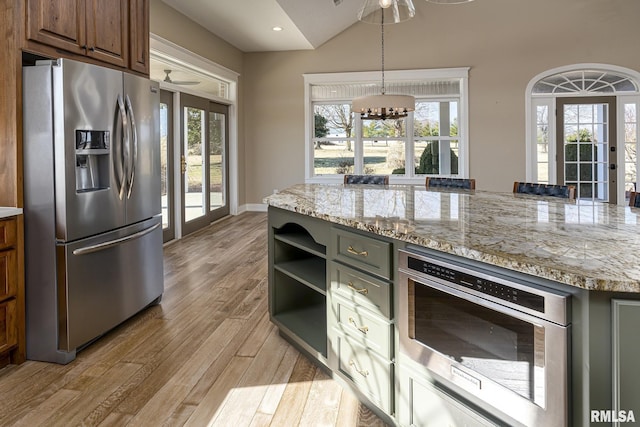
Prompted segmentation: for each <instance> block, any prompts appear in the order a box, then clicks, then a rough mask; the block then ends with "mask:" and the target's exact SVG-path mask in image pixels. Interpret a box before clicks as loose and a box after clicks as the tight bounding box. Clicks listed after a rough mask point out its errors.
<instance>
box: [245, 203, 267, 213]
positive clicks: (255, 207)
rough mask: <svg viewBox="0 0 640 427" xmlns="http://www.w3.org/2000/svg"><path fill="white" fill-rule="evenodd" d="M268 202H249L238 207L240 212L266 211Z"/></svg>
mask: <svg viewBox="0 0 640 427" xmlns="http://www.w3.org/2000/svg"><path fill="white" fill-rule="evenodd" d="M266 211H267V204H265V203H247V204H246V205H242V206H239V207H238V213H239V214H241V213H243V212H266Z"/></svg>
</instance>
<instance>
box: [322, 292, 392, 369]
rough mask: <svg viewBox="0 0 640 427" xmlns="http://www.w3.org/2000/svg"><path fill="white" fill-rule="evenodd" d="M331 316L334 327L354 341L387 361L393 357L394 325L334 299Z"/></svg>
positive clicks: (336, 298)
mask: <svg viewBox="0 0 640 427" xmlns="http://www.w3.org/2000/svg"><path fill="white" fill-rule="evenodd" d="M330 316H332V317H333V319H331V320H332V321H333V322H334V323H333V325H334V327H335V328H337V329H338V331H339V332H340V333H343V334H347V335H349V336H350V337H351V339H352V340H353V341H356V342H358V343H359V344H361V345H363V346H365V347H367V348H369V349H371V350H373V351H375V352H376V353H378V354H379V355H381V356H382V357H384V358H385V359H391V358H392V357H393V348H392V346H393V340H392V330H393V324H392V323H389V322H388V321H386V320H385V319H383V318H382V317H379V316H375V315H373V314H370V313H369V312H367V310H365V309H362V308H360V307H357V306H354V305H353V304H350V303H348V302H347V301H345V300H343V299H341V298H339V297H334V298H333V299H332V305H331V313H330Z"/></svg>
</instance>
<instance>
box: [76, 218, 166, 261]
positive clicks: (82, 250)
mask: <svg viewBox="0 0 640 427" xmlns="http://www.w3.org/2000/svg"><path fill="white" fill-rule="evenodd" d="M158 227H160V223H157V224H154V225H152V226H151V227H149V228H146V229H144V230H141V231H138V232H137V233H133V234H130V235H128V236H125V237H121V238H119V239H114V240H109V241H108V242H103V243H98V244H97V245H91V246H85V247H84V248H78V249H75V250H74V251H73V254H74V255H86V254H91V253H94V252H98V251H102V250H104V249H108V248H111V247H113V246H117V245H119V244H121V243H124V242H127V241H129V240H134V239H139V238H140V237H142V236H144V235H146V234H149V233H151V232H152V231H153V230H155V229H156V228H158Z"/></svg>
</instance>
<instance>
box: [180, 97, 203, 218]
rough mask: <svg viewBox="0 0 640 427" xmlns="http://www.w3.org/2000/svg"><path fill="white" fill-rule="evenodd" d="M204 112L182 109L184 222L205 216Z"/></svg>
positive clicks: (195, 109)
mask: <svg viewBox="0 0 640 427" xmlns="http://www.w3.org/2000/svg"><path fill="white" fill-rule="evenodd" d="M205 117H206V116H205V110H202V109H200V108H194V107H185V108H184V131H185V134H184V138H185V140H186V141H187V143H186V144H185V147H184V154H183V156H184V160H183V163H184V165H185V167H186V171H185V178H186V179H185V189H184V192H185V195H184V197H185V216H184V220H185V222H189V221H192V220H194V219H196V218H200V217H202V216H204V215H205V214H206V211H205V206H206V200H205V199H206V192H205V188H206V187H205V186H204V184H205V176H206V175H205V171H206V164H205V159H206V157H205V156H204V155H203V154H204V151H205V149H204V147H205V135H206V134H205Z"/></svg>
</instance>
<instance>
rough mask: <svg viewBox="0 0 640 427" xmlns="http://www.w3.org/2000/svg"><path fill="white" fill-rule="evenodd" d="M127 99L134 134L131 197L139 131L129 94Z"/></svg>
mask: <svg viewBox="0 0 640 427" xmlns="http://www.w3.org/2000/svg"><path fill="white" fill-rule="evenodd" d="M126 100H127V105H126V106H127V115H128V116H129V124H130V126H131V133H132V135H133V160H132V162H131V170H130V171H129V174H130V176H129V191H128V192H127V199H130V198H131V192H132V191H133V180H134V178H135V175H136V164H137V162H138V131H137V130H136V117H135V115H134V114H133V106H132V105H131V99H130V98H129V95H126Z"/></svg>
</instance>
